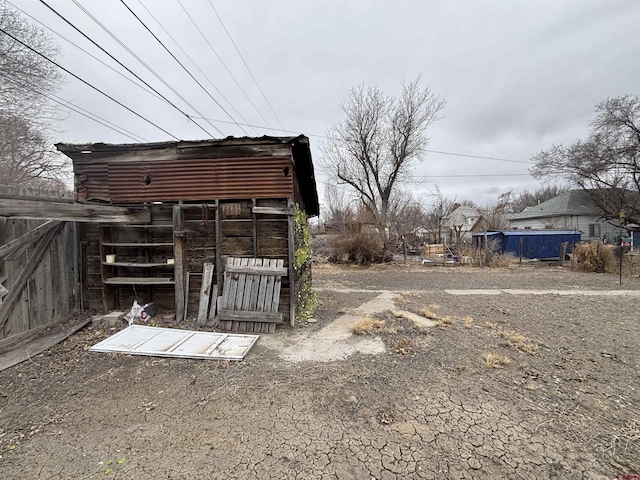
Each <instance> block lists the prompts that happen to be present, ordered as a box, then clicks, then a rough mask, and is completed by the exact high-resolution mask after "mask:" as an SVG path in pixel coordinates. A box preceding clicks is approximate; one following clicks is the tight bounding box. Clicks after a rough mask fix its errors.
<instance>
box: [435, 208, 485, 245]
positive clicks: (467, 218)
mask: <svg viewBox="0 0 640 480" xmlns="http://www.w3.org/2000/svg"><path fill="white" fill-rule="evenodd" d="M487 226H488V222H487V221H486V219H485V218H484V217H483V216H482V214H481V213H480V212H479V211H478V210H476V209H475V208H472V207H468V206H466V205H460V206H459V207H458V208H456V209H455V210H454V211H453V212H451V214H450V215H449V216H448V217H447V218H446V219H445V231H446V237H447V238H446V240H447V243H449V244H454V243H460V242H464V241H469V240H471V234H473V233H475V232H479V231H482V230H483V229H485V228H487Z"/></svg>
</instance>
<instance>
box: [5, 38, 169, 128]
mask: <svg viewBox="0 0 640 480" xmlns="http://www.w3.org/2000/svg"><path fill="white" fill-rule="evenodd" d="M0 32H2V33H4V34H5V35H7V36H8V37H9V38H11V39H13V40H14V41H15V42H18V43H19V44H20V45H22V46H23V47H25V48H27V49H29V50H31V51H32V52H33V53H35V54H36V55H38V56H40V57H42V58H43V59H44V60H46V61H47V62H49V63H52V64H53V65H55V66H56V67H58V68H59V69H60V70H62V71H64V72H66V73H68V74H69V75H71V76H72V77H73V78H75V79H76V80H79V81H81V82H82V83H84V84H85V85H87V86H88V87H91V88H92V89H94V90H95V91H96V92H98V93H100V94H102V95H104V96H105V97H107V98H108V99H109V100H111V101H112V102H115V103H117V104H118V105H120V106H121V107H122V108H124V109H125V110H127V111H129V112H131V113H133V114H134V115H135V116H137V117H139V118H141V119H142V120H144V121H145V122H147V123H149V124H150V125H153V126H154V127H156V128H157V129H158V130H161V131H162V132H164V133H166V134H167V135H169V136H170V137H172V138H175V139H176V140H180V139H179V138H178V137H176V136H175V135H173V134H172V133H169V132H168V131H166V130H165V129H164V128H162V127H160V126H159V125H157V124H156V123H154V122H152V121H151V120H149V119H148V118H146V117H144V116H142V115H140V114H139V113H138V112H136V111H135V110H133V109H131V108H129V107H127V106H126V105H125V104H124V103H122V102H120V101H118V100H116V99H115V98H113V97H112V96H111V95H109V94H107V93H105V92H103V91H102V90H100V89H99V88H98V87H95V86H94V85H92V84H91V83H89V82H87V81H86V80H84V79H83V78H80V77H79V76H78V75H76V74H75V73H73V72H71V71H69V70H67V69H66V68H64V67H63V66H62V65H60V64H59V63H57V62H55V61H54V60H51V59H50V58H49V57H47V56H46V55H44V54H42V53H40V52H38V51H37V50H35V49H34V48H32V47H30V46H29V45H27V44H26V43H24V42H22V41H21V40H19V39H17V38H16V37H14V36H13V35H11V34H10V33H9V32H7V31H6V30H4V29H3V28H2V27H0Z"/></svg>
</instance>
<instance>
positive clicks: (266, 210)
mask: <svg viewBox="0 0 640 480" xmlns="http://www.w3.org/2000/svg"><path fill="white" fill-rule="evenodd" d="M253 213H261V214H269V215H293V209H292V208H277V207H253Z"/></svg>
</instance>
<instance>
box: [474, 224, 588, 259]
mask: <svg viewBox="0 0 640 480" xmlns="http://www.w3.org/2000/svg"><path fill="white" fill-rule="evenodd" d="M485 236H486V239H487V244H488V247H489V248H492V247H493V249H494V252H495V253H497V254H503V253H511V254H513V255H514V256H515V257H516V258H527V259H534V258H535V259H538V260H551V259H558V258H559V257H561V256H563V251H564V254H569V253H571V252H572V251H573V246H574V245H576V244H577V243H579V242H580V237H581V234H580V232H578V231H573V230H492V231H489V232H487V233H486V234H485V233H476V234H474V235H473V246H474V247H475V248H480V249H485V248H487V245H485ZM563 246H564V250H563Z"/></svg>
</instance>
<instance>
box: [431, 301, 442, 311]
mask: <svg viewBox="0 0 640 480" xmlns="http://www.w3.org/2000/svg"><path fill="white" fill-rule="evenodd" d="M428 308H429V309H430V310H440V309H441V308H442V307H441V306H440V305H438V304H437V303H430V304H429V306H428Z"/></svg>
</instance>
